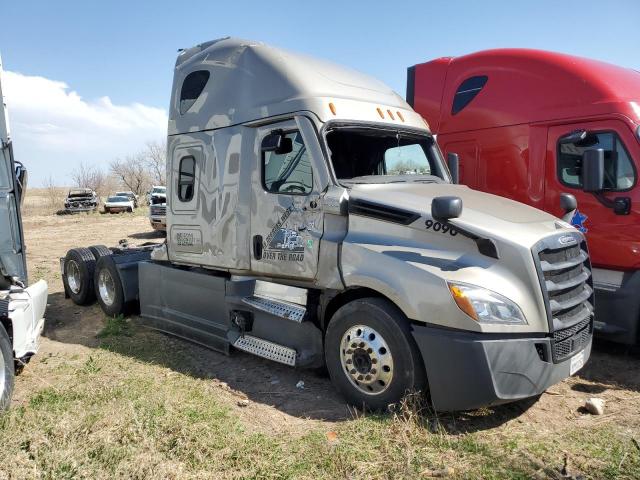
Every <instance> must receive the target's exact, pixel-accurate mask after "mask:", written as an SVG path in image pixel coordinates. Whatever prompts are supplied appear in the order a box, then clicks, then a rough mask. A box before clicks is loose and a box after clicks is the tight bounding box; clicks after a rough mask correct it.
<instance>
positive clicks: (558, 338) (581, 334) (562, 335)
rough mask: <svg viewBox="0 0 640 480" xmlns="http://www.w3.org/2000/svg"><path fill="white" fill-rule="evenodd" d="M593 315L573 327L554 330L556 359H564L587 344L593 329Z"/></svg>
mask: <svg viewBox="0 0 640 480" xmlns="http://www.w3.org/2000/svg"><path fill="white" fill-rule="evenodd" d="M591 323H592V322H591V317H589V318H587V319H585V320H582V321H581V322H580V323H578V324H576V325H574V326H573V327H569V328H565V329H564V330H557V331H555V332H553V354H554V357H555V359H556V361H562V360H564V359H565V358H567V357H569V356H570V355H571V354H573V353H575V352H579V351H580V350H582V349H583V348H584V347H586V346H587V344H588V343H589V340H590V339H591V335H592V334H593V329H592V326H591Z"/></svg>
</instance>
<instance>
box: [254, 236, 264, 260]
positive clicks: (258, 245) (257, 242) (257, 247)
mask: <svg viewBox="0 0 640 480" xmlns="http://www.w3.org/2000/svg"><path fill="white" fill-rule="evenodd" d="M253 258H255V259H256V260H261V259H262V235H254V236H253Z"/></svg>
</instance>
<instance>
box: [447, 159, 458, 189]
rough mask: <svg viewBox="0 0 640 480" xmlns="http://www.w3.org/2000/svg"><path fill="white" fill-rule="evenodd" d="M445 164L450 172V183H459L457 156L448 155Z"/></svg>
mask: <svg viewBox="0 0 640 480" xmlns="http://www.w3.org/2000/svg"><path fill="white" fill-rule="evenodd" d="M447 164H448V165H449V172H451V182H452V183H460V158H458V154H457V153H448V154H447Z"/></svg>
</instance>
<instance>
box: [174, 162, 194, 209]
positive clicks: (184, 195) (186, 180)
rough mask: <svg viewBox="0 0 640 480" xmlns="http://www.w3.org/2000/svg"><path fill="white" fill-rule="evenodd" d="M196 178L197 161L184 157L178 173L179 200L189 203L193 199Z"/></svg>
mask: <svg viewBox="0 0 640 480" xmlns="http://www.w3.org/2000/svg"><path fill="white" fill-rule="evenodd" d="M195 178H196V160H195V158H193V157H184V158H182V159H181V160H180V171H179V173H178V200H180V201H181V202H189V201H191V199H193V190H194V184H195Z"/></svg>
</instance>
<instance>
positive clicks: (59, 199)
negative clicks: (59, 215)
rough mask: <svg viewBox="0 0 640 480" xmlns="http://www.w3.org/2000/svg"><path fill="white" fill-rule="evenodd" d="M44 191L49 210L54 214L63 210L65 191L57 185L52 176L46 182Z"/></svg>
mask: <svg viewBox="0 0 640 480" xmlns="http://www.w3.org/2000/svg"><path fill="white" fill-rule="evenodd" d="M44 190H45V195H46V197H45V198H46V202H47V208H48V209H49V210H51V211H52V212H55V211H56V210H57V209H59V208H61V206H62V204H63V203H64V189H63V188H62V187H59V186H57V185H56V182H55V180H54V179H53V177H52V176H51V175H49V178H47V179H46V180H45V182H44Z"/></svg>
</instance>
